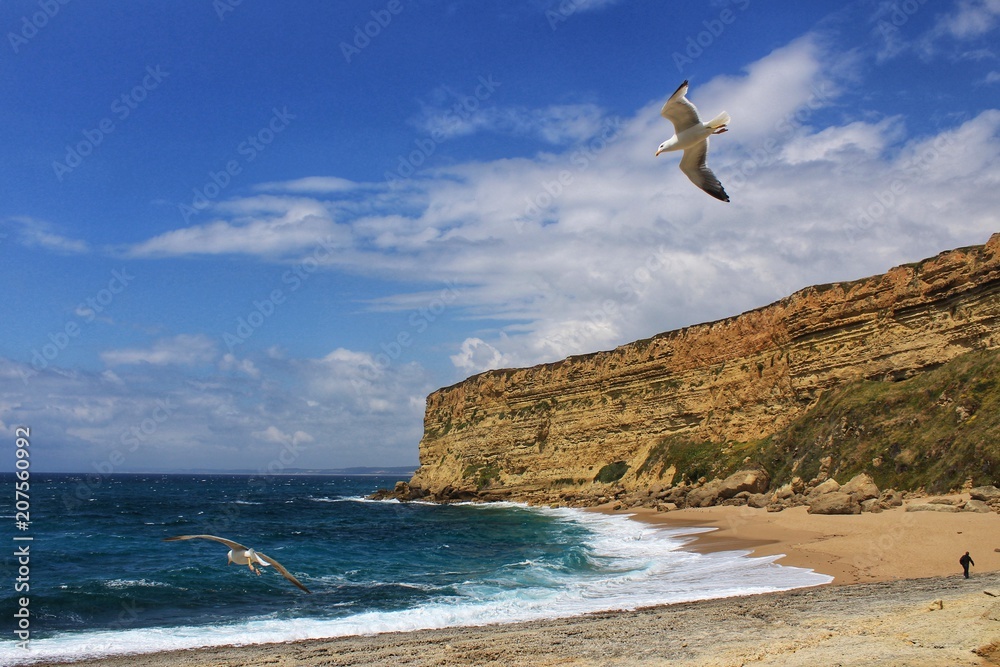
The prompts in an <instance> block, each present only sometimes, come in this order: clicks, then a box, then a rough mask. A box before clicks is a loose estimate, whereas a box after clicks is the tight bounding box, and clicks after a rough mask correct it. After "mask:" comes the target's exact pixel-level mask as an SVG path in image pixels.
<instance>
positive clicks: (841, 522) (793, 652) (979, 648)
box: [35, 506, 1000, 667]
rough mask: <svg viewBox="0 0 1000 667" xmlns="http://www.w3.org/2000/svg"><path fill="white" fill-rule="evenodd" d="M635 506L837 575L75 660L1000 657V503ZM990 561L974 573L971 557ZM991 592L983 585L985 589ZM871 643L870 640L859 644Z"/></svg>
mask: <svg viewBox="0 0 1000 667" xmlns="http://www.w3.org/2000/svg"><path fill="white" fill-rule="evenodd" d="M595 510H596V511H601V512H606V513H612V514H620V515H627V516H629V517H630V518H632V519H633V520H637V521H643V522H646V523H649V524H653V525H658V526H662V527H664V528H672V529H678V528H681V529H683V528H693V527H709V528H714V529H715V530H713V531H710V532H695V533H693V534H692V535H691V541H690V542H689V543H688V544H686V545H685V547H684V548H685V549H687V550H693V551H701V552H714V551H730V550H738V551H747V552H749V556H750V557H769V558H776V562H778V563H779V564H781V565H787V566H791V567H802V568H808V569H812V570H814V571H816V572H820V573H823V574H827V575H829V576H832V577H833V578H834V580H833V583H832V584H831V585H826V586H816V587H810V588H800V589H794V590H791V591H785V592H779V593H763V594H757V595H749V596H740V597H731V598H721V599H715V600H701V601H696V602H686V603H677V604H671V605H664V606H657V607H649V608H643V609H635V610H619V611H608V612H599V613H594V614H587V615H583V616H573V617H567V618H559V619H552V620H542V621H530V622H523V623H511V624H503V625H488V626H473V627H468V626H465V627H452V628H445V629H437V630H415V631H410V632H400V633H385V634H377V635H364V636H349V637H339V638H332V639H312V640H303V641H298V642H291V643H283V644H257V645H247V646H224V647H213V648H199V649H191V650H184V651H171V652H162V653H150V654H139V655H127V656H126V655H122V656H110V657H105V658H101V659H94V660H82V661H74V662H68V663H35V664H36V665H56V664H73V665H78V666H85V667H96V666H97V665H101V666H106V667H125V666H126V665H128V666H130V667H131V666H138V667H180V666H181V665H183V666H184V667H187V666H193V667H207V666H209V665H212V666H213V667H215V666H233V667H235V666H236V665H255V664H265V663H266V664H269V665H279V666H281V667H306V666H309V667H312V666H315V665H372V666H379V665H386V666H388V665H428V666H429V665H439V666H441V665H444V666H454V667H458V666H459V665H505V666H507V665H525V666H528V665H530V666H532V667H534V666H537V665H578V666H590V665H624V664H628V665H751V664H752V665H800V664H801V665H810V666H812V665H816V664H866V665H882V664H885V665H889V664H892V665H910V664H912V665H922V666H932V667H933V666H936V665H941V666H942V667H944V666H945V665H949V666H951V665H966V664H968V665H991V664H1000V597H994V596H1000V552H998V551H994V549H1000V517H998V516H997V515H996V514H994V513H990V514H977V513H971V512H961V513H939V512H906V511H904V509H903V508H896V509H892V510H887V511H885V512H882V513H879V514H864V515H850V516H817V515H809V514H807V513H806V509H805V508H792V509H789V510H785V511H783V512H775V513H768V512H766V511H765V510H762V509H761V510H758V509H752V508H747V507H730V506H726V507H712V508H700V509H686V510H676V511H672V512H656V511H654V510H648V509H641V508H638V509H629V510H619V511H612V510H610V509H608V508H595ZM965 551H971V552H972V555H973V558H974V559H975V561H976V567H974V568H973V576H972V578H971V579H968V580H966V579H964V578H963V577H962V574H961V568H960V567H959V565H958V558H959V556H960V555H961V554H962V553H964V552H965ZM984 593H985V594H984ZM859 647H860V648H859Z"/></svg>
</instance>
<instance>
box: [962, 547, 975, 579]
mask: <svg viewBox="0 0 1000 667" xmlns="http://www.w3.org/2000/svg"><path fill="white" fill-rule="evenodd" d="M958 563H959V565H961V566H962V570H963V571H964V572H965V578H966V579H968V578H969V566H970V565H975V563H974V562H973V560H972V556H970V555H969V552H968V551H966V552H965V555H964V556H962V557H961V558H959V559H958Z"/></svg>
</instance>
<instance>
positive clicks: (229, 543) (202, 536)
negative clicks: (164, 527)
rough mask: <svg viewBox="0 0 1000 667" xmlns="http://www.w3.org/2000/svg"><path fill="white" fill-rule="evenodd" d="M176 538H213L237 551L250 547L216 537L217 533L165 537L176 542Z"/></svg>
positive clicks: (165, 540) (164, 539)
mask: <svg viewBox="0 0 1000 667" xmlns="http://www.w3.org/2000/svg"><path fill="white" fill-rule="evenodd" d="M176 540H213V541H215V542H221V543H222V544H225V545H226V546H227V547H229V548H230V549H233V550H236V551H247V550H248V547H245V546H243V545H242V544H240V543H239V542H233V541H232V540H227V539H226V538H224V537H216V536H215V535H177V536H176V537H164V538H163V541H164V542H174V541H176Z"/></svg>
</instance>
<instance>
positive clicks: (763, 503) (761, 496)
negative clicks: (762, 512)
mask: <svg viewBox="0 0 1000 667" xmlns="http://www.w3.org/2000/svg"><path fill="white" fill-rule="evenodd" d="M768 502H769V500H768V497H767V494H766V493H755V494H753V495H751V496H750V497H749V498H748V499H747V505H749V506H750V507H756V508H758V509H760V508H761V507H767V503H768Z"/></svg>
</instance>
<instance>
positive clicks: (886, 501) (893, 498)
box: [878, 489, 903, 509]
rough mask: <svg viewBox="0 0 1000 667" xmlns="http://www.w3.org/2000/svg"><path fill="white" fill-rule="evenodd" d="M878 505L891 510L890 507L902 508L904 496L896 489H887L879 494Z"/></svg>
mask: <svg viewBox="0 0 1000 667" xmlns="http://www.w3.org/2000/svg"><path fill="white" fill-rule="evenodd" d="M878 504H879V505H881V506H882V508H883V509H889V508H890V507H902V505H903V494H902V493H900V492H899V491H897V490H895V489H886V490H885V491H883V492H882V493H881V494H879V497H878Z"/></svg>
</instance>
